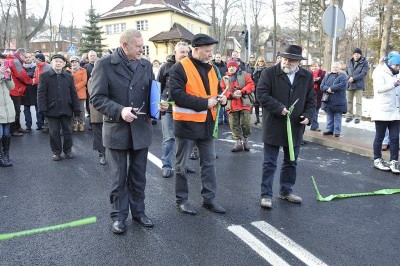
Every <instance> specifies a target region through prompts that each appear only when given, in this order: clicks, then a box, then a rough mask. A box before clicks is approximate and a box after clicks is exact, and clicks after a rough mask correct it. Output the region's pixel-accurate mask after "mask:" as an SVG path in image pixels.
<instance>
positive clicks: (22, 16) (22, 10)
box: [16, 0, 50, 49]
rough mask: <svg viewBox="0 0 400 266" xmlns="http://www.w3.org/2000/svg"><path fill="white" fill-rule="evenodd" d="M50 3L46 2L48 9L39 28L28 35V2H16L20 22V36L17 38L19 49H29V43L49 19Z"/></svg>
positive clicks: (17, 0) (22, 0) (20, 0)
mask: <svg viewBox="0 0 400 266" xmlns="http://www.w3.org/2000/svg"><path fill="white" fill-rule="evenodd" d="M49 2H50V0H46V9H45V11H44V15H43V17H42V18H41V19H40V21H39V24H38V25H37V27H36V28H34V29H33V31H32V32H31V33H29V34H27V32H26V29H27V28H28V25H26V0H16V4H17V14H18V20H19V34H18V37H17V47H22V48H25V49H28V48H29V41H30V40H31V39H32V37H33V36H35V34H36V33H37V32H38V31H39V30H40V29H41V28H42V26H43V23H44V21H45V19H46V17H47V13H48V11H49Z"/></svg>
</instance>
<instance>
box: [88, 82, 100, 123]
mask: <svg viewBox="0 0 400 266" xmlns="http://www.w3.org/2000/svg"><path fill="white" fill-rule="evenodd" d="M91 82H92V79H91V78H90V79H89V80H88V82H87V89H88V93H89V95H92V91H93V87H92V86H91ZM89 108H90V123H92V124H93V123H94V124H98V123H103V114H102V113H100V112H99V111H97V110H96V109H94V107H93V104H91V103H89Z"/></svg>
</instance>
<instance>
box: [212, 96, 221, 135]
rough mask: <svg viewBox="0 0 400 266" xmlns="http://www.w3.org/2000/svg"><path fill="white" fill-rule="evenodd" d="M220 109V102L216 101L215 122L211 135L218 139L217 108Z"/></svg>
mask: <svg viewBox="0 0 400 266" xmlns="http://www.w3.org/2000/svg"><path fill="white" fill-rule="evenodd" d="M220 109H221V104H220V103H219V102H218V106H217V116H216V117H215V124H214V130H213V137H214V138H215V139H218V117H219V110H220Z"/></svg>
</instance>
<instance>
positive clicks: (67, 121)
mask: <svg viewBox="0 0 400 266" xmlns="http://www.w3.org/2000/svg"><path fill="white" fill-rule="evenodd" d="M47 120H48V121H49V133H50V147H51V150H52V151H53V154H61V151H63V152H64V153H68V152H70V151H71V149H72V117H71V116H64V115H63V116H60V117H47ZM61 129H62V134H63V142H61V133H60V131H61Z"/></svg>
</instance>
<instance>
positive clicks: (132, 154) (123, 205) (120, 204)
mask: <svg viewBox="0 0 400 266" xmlns="http://www.w3.org/2000/svg"><path fill="white" fill-rule="evenodd" d="M148 151H149V149H148V148H146V149H140V150H133V149H128V150H114V149H109V148H107V149H106V153H107V154H106V156H107V159H108V162H109V163H110V167H109V170H110V176H111V180H112V185H111V193H110V202H111V219H113V221H125V220H126V218H127V217H128V214H129V207H130V209H131V214H132V217H141V216H142V215H143V214H144V210H145V205H144V198H145V195H144V189H145V187H146V165H147V153H148ZM128 163H129V164H128Z"/></svg>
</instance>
